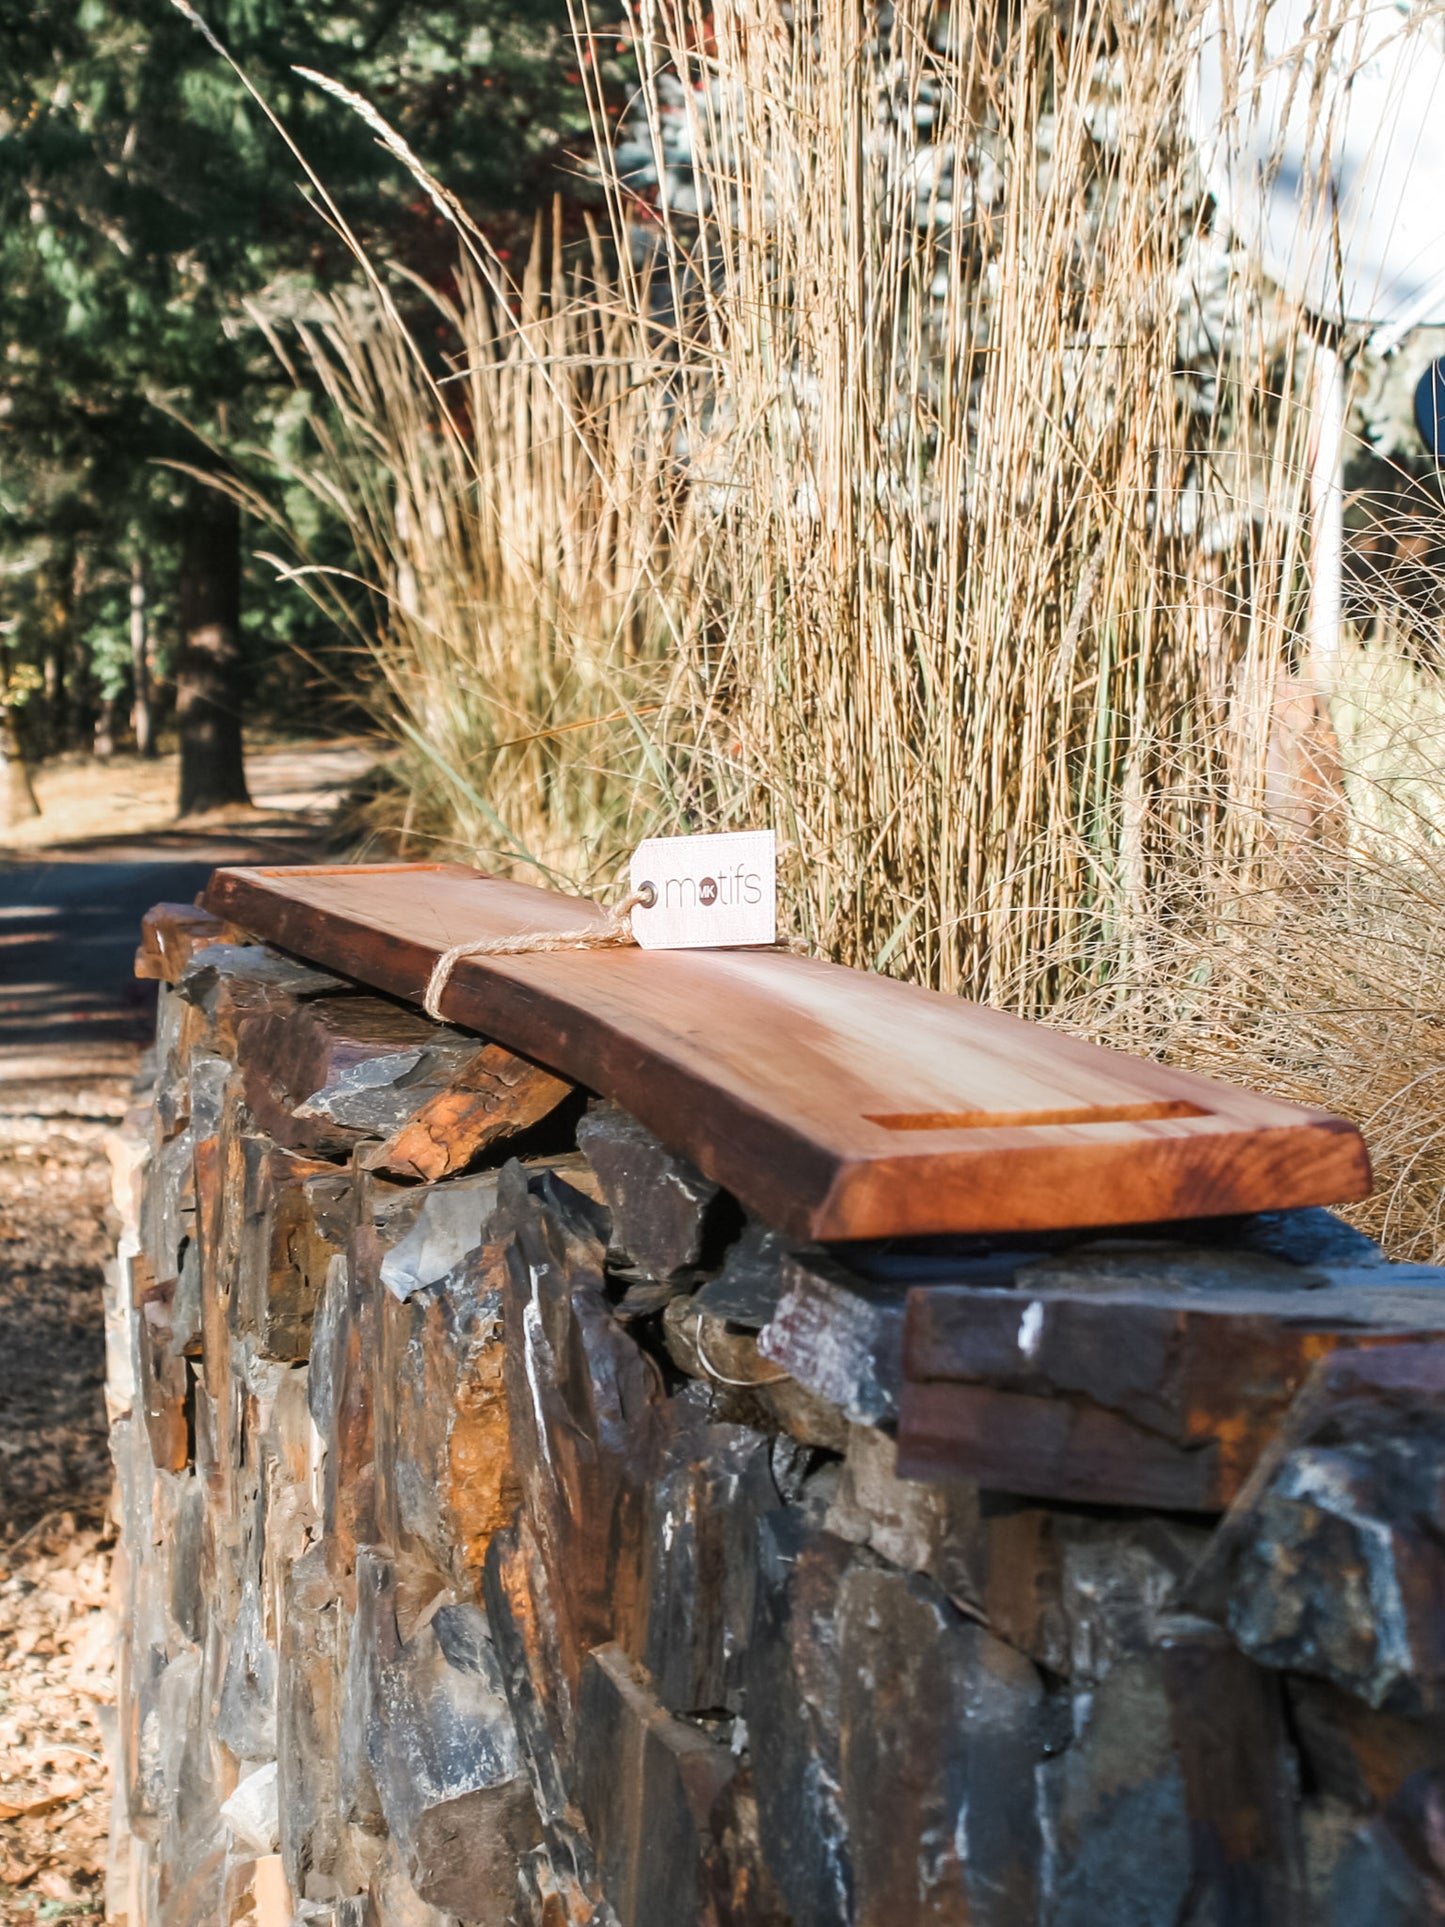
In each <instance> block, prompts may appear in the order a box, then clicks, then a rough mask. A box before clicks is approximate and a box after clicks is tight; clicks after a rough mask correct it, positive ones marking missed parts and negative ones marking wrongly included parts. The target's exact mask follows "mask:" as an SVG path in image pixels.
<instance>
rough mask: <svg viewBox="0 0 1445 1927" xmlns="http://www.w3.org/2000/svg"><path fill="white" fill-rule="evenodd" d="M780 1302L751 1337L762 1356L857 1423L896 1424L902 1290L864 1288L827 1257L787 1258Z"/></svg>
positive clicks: (879, 1286)
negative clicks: (893, 1421) (758, 1330)
mask: <svg viewBox="0 0 1445 1927" xmlns="http://www.w3.org/2000/svg"><path fill="white" fill-rule="evenodd" d="M782 1284H783V1289H782V1297H781V1299H780V1300H779V1304H778V1309H777V1311H776V1312H775V1313H774V1315H773V1317H772V1319H771V1320H770V1321H769V1323H768V1324H767V1325H765V1326H764V1327H763V1329H762V1331H761V1332H760V1333H759V1334H758V1349H759V1350H760V1351H761V1353H762V1355H763V1357H764V1358H769V1359H772V1361H773V1362H774V1363H775V1364H777V1365H781V1366H782V1367H783V1369H784V1370H785V1371H786V1372H788V1373H789V1374H790V1375H791V1376H792V1377H793V1378H794V1379H796V1380H797V1382H798V1383H799V1384H800V1385H802V1386H804V1387H805V1388H806V1389H807V1390H808V1391H810V1392H812V1393H814V1394H815V1395H816V1396H817V1397H819V1398H821V1399H824V1400H826V1401H827V1402H828V1403H829V1404H830V1405H833V1406H835V1407H836V1408H837V1409H838V1411H839V1412H841V1413H842V1415H843V1416H844V1417H845V1418H847V1419H850V1420H851V1421H852V1422H853V1423H854V1424H856V1425H878V1424H882V1423H885V1422H887V1421H890V1420H893V1419H896V1418H897V1416H898V1403H899V1394H900V1391H901V1389H902V1384H903V1313H904V1306H905V1304H906V1301H907V1295H908V1292H907V1287H906V1286H904V1285H897V1284H870V1283H868V1282H866V1281H865V1280H864V1279H862V1278H861V1277H858V1276H856V1275H855V1274H854V1273H852V1272H850V1271H848V1270H846V1269H845V1268H844V1267H843V1266H841V1265H839V1264H837V1263H836V1262H835V1261H834V1260H832V1259H830V1258H823V1257H815V1256H812V1255H810V1256H808V1257H807V1258H803V1257H789V1258H786V1259H785V1260H784V1261H783V1266H782Z"/></svg>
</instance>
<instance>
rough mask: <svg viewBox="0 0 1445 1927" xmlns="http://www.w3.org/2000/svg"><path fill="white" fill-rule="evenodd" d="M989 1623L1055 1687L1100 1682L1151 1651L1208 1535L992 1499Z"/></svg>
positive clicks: (986, 1555) (984, 1530) (985, 1536)
mask: <svg viewBox="0 0 1445 1927" xmlns="http://www.w3.org/2000/svg"><path fill="white" fill-rule="evenodd" d="M980 1538H981V1542H982V1547H983V1555H982V1558H983V1566H984V1579H983V1585H982V1589H981V1599H982V1603H983V1607H984V1612H985V1615H986V1617H987V1619H988V1623H989V1624H990V1625H991V1626H992V1627H993V1628H994V1630H995V1631H996V1632H997V1633H998V1634H999V1635H1000V1636H1001V1637H1002V1638H1004V1639H1006V1640H1008V1641H1009V1642H1010V1644H1011V1645H1013V1646H1015V1647H1016V1648H1017V1649H1018V1650H1019V1651H1020V1652H1021V1653H1026V1654H1027V1655H1028V1656H1029V1658H1031V1659H1033V1660H1035V1661H1037V1663H1038V1664H1039V1665H1041V1666H1044V1667H1047V1668H1048V1670H1049V1671H1050V1672H1051V1673H1054V1674H1057V1675H1059V1676H1060V1677H1061V1678H1065V1679H1073V1680H1077V1681H1079V1682H1080V1683H1088V1682H1090V1681H1097V1680H1099V1679H1102V1678H1103V1677H1104V1675H1105V1674H1106V1673H1107V1672H1108V1671H1109V1668H1110V1667H1111V1666H1112V1665H1114V1664H1115V1663H1116V1662H1117V1661H1118V1660H1119V1659H1121V1658H1127V1657H1129V1656H1131V1655H1135V1654H1139V1653H1143V1652H1146V1651H1148V1650H1149V1648H1150V1647H1151V1646H1153V1645H1154V1644H1156V1643H1157V1637H1158V1626H1159V1623H1160V1621H1161V1618H1162V1617H1163V1616H1165V1615H1167V1614H1170V1613H1172V1612H1175V1611H1177V1609H1178V1606H1179V1602H1180V1596H1181V1591H1182V1588H1183V1586H1184V1583H1185V1581H1186V1580H1187V1578H1188V1577H1189V1575H1190V1572H1191V1571H1192V1569H1193V1567H1194V1566H1195V1564H1196V1562H1197V1561H1198V1559H1199V1558H1200V1556H1201V1555H1202V1553H1203V1552H1204V1550H1205V1548H1206V1547H1207V1545H1208V1543H1209V1533H1208V1531H1207V1529H1206V1528H1205V1527H1202V1526H1193V1525H1187V1524H1185V1523H1183V1522H1182V1521H1178V1520H1170V1519H1151V1518H1148V1517H1142V1518H1141V1517H1137V1516H1135V1517H1125V1518H1122V1519H1105V1518H1098V1517H1092V1516H1090V1515H1088V1514H1084V1513H1078V1512H1069V1511H1064V1510H1059V1509H1053V1508H1046V1507H1042V1506H1031V1505H1025V1504H1021V1503H1019V1502H1017V1501H1010V1500H1008V1499H1007V1498H1004V1497H993V1498H991V1499H990V1501H989V1503H988V1504H987V1506H986V1507H985V1509H984V1517H983V1520H982V1523H981V1526H980Z"/></svg>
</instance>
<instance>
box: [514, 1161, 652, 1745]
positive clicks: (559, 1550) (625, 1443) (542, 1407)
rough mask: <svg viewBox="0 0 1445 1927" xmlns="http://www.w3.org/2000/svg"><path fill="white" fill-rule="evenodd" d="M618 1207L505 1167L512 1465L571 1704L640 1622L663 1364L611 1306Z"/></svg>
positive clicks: (543, 1176) (546, 1176)
mask: <svg viewBox="0 0 1445 1927" xmlns="http://www.w3.org/2000/svg"><path fill="white" fill-rule="evenodd" d="M606 1224H607V1218H606V1213H605V1212H602V1211H599V1209H598V1207H597V1206H595V1205H594V1204H592V1203H591V1202H590V1201H589V1200H588V1199H586V1198H585V1197H583V1196H582V1195H581V1194H580V1193H579V1192H577V1191H576V1190H575V1189H573V1187H571V1186H570V1185H568V1184H567V1183H566V1182H565V1181H564V1180H562V1179H560V1178H558V1177H557V1176H555V1174H552V1173H549V1172H539V1173H532V1174H530V1175H529V1174H528V1173H527V1172H526V1171H525V1170H524V1169H523V1167H522V1166H520V1165H517V1164H511V1165H508V1166H507V1167H506V1169H505V1170H504V1171H503V1173H502V1181H501V1185H500V1187H499V1192H498V1210H497V1216H496V1219H495V1221H494V1234H495V1236H496V1238H497V1240H498V1242H499V1243H501V1244H503V1245H504V1247H505V1251H506V1272H507V1286H506V1291H505V1318H506V1367H505V1383H506V1392H507V1407H508V1411H509V1413H510V1421H511V1443H512V1454H513V1463H514V1465H515V1467H516V1472H517V1479H518V1484H519V1487H520V1491H521V1495H522V1498H523V1502H524V1505H525V1508H526V1510H527V1513H528V1515H529V1517H530V1519H531V1521H532V1523H533V1527H534V1532H535V1544H536V1547H537V1551H538V1556H539V1558H540V1561H541V1564H542V1568H543V1570H544V1572H545V1575H546V1580H545V1586H544V1587H543V1589H542V1590H543V1592H544V1593H545V1597H546V1601H547V1608H548V1612H549V1614H550V1616H551V1621H552V1629H553V1632H554V1634H555V1638H556V1642H557V1644H556V1651H557V1658H558V1661H559V1664H560V1666H561V1671H562V1684H563V1688H564V1689H565V1696H564V1697H563V1698H561V1699H559V1704H560V1705H562V1706H563V1708H564V1719H565V1718H566V1717H567V1714H566V1710H565V1709H566V1707H567V1706H568V1705H569V1703H570V1700H571V1696H573V1695H575V1692H576V1689H577V1682H578V1680H579V1678H580V1675H581V1670H582V1663H583V1660H584V1659H585V1657H586V1654H587V1653H588V1652H589V1651H591V1649H592V1648H593V1647H595V1646H601V1645H606V1644H607V1643H608V1642H609V1641H610V1640H611V1639H613V1637H614V1636H615V1633H616V1629H617V1628H618V1627H619V1626H622V1625H627V1624H635V1623H636V1619H637V1614H638V1601H639V1596H640V1592H641V1588H642V1584H643V1571H644V1564H645V1554H644V1524H645V1512H646V1506H645V1494H646V1490H647V1486H648V1482H649V1480H650V1478H651V1476H652V1473H653V1469H654V1467H655V1464H656V1458H657V1452H658V1449H659V1443H660V1436H661V1430H662V1425H663V1405H664V1402H665V1401H664V1397H663V1388H662V1380H661V1374H660V1372H659V1370H658V1368H657V1366H656V1364H655V1363H654V1361H653V1360H652V1359H651V1358H649V1357H648V1356H647V1355H646V1354H645V1353H644V1352H642V1351H641V1350H640V1348H639V1347H638V1345H637V1344H636V1343H635V1342H634V1340H633V1339H632V1338H630V1337H629V1336H628V1334H627V1333H626V1332H625V1331H624V1330H623V1329H622V1327H621V1326H620V1325H619V1323H618V1322H617V1320H616V1318H615V1317H614V1316H613V1314H612V1310H611V1307H610V1305H609V1303H608V1299H607V1295H606V1291H605V1287H604V1283H603V1274H604V1265H605V1234H606Z"/></svg>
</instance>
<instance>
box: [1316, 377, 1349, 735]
mask: <svg viewBox="0 0 1445 1927" xmlns="http://www.w3.org/2000/svg"><path fill="white" fill-rule="evenodd" d="M1344 468H1345V365H1344V362H1343V361H1342V360H1341V358H1340V356H1339V354H1338V353H1337V352H1336V350H1335V349H1333V348H1327V347H1325V345H1324V344H1323V343H1322V342H1319V343H1316V345H1315V355H1314V421H1313V424H1312V428H1311V435H1310V618H1309V668H1308V672H1307V673H1308V675H1309V677H1310V679H1311V681H1312V682H1313V683H1314V684H1315V688H1316V690H1317V692H1318V694H1319V695H1320V696H1321V697H1322V698H1326V699H1327V698H1328V696H1329V692H1330V689H1331V686H1332V685H1333V682H1334V677H1335V671H1336V668H1337V666H1338V663H1339V655H1340V641H1341V632H1342V628H1343V623H1344V606H1345V593H1344V587H1345V482H1344Z"/></svg>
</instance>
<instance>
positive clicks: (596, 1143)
mask: <svg viewBox="0 0 1445 1927" xmlns="http://www.w3.org/2000/svg"><path fill="white" fill-rule="evenodd" d="M577 1144H578V1148H579V1149H580V1150H581V1151H582V1153H583V1155H584V1156H585V1157H586V1158H587V1160H588V1162H589V1163H590V1164H591V1166H592V1168H593V1170H594V1171H596V1173H597V1178H598V1182H599V1183H600V1185H601V1187H602V1196H603V1199H604V1201H605V1202H606V1205H607V1209H608V1211H609V1213H610V1214H611V1220H612V1226H611V1229H612V1238H611V1243H612V1250H613V1254H614V1257H615V1259H616V1260H617V1261H618V1262H620V1263H622V1264H623V1265H625V1266H628V1267H630V1268H632V1269H635V1270H636V1271H639V1272H641V1273H643V1274H644V1275H645V1276H646V1277H648V1278H651V1279H655V1280H656V1281H657V1282H658V1283H660V1284H663V1285H672V1284H675V1283H677V1282H679V1281H680V1280H682V1279H685V1278H687V1277H688V1276H689V1275H691V1274H692V1273H693V1272H695V1271H696V1270H697V1268H698V1267H699V1266H700V1265H701V1264H702V1263H703V1262H704V1259H705V1256H706V1254H707V1249H708V1244H709V1239H710V1234H711V1230H712V1224H713V1221H714V1220H715V1218H716V1215H717V1214H716V1209H715V1207H716V1205H717V1203H718V1200H719V1198H720V1192H719V1188H718V1186H717V1185H715V1184H714V1183H713V1182H712V1181H711V1179H709V1178H705V1177H704V1176H703V1175H702V1173H701V1171H699V1170H698V1169H697V1167H696V1166H695V1165H693V1164H691V1163H689V1162H688V1160H687V1159H686V1158H684V1157H680V1156H679V1155H678V1154H677V1152H675V1151H671V1150H669V1149H668V1148H667V1146H666V1145H665V1144H663V1143H662V1141H661V1140H660V1139H659V1138H656V1137H654V1136H653V1134H652V1133H651V1131H649V1130H647V1129H646V1128H645V1126H643V1125H641V1124H639V1123H638V1122H637V1120H636V1118H634V1117H629V1116H628V1114H627V1112H626V1111H622V1110H619V1109H618V1107H617V1106H616V1105H615V1104H596V1105H594V1106H593V1107H592V1108H591V1109H590V1110H589V1111H588V1112H587V1114H586V1115H585V1116H584V1117H583V1118H582V1119H581V1120H580V1121H579V1123H578V1125H577Z"/></svg>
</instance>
